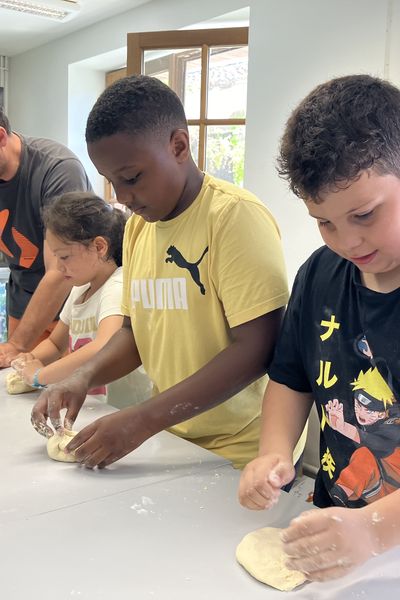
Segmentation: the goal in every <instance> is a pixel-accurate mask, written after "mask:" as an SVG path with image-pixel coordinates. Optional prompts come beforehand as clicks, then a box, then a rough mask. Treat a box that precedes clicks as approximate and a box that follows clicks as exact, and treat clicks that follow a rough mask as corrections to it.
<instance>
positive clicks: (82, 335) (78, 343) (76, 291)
mask: <svg viewBox="0 0 400 600" xmlns="http://www.w3.org/2000/svg"><path fill="white" fill-rule="evenodd" d="M89 286H90V284H89V283H87V284H85V285H80V286H75V287H73V288H72V290H71V292H70V295H69V296H68V298H67V301H66V302H65V304H64V307H63V309H62V311H61V313H60V319H61V321H62V322H63V323H65V325H67V326H68V328H69V352H75V351H76V350H78V349H79V348H81V347H82V346H85V345H86V344H89V342H92V341H93V340H94V339H95V338H96V334H97V330H98V327H99V325H100V322H101V321H102V320H103V319H105V318H106V317H110V316H112V315H122V310H121V299H122V267H118V268H117V269H116V270H115V271H114V273H113V274H112V275H111V277H109V278H108V279H107V281H106V282H105V283H104V284H103V285H102V286H101V287H100V288H99V289H98V290H97V292H96V293H94V294H93V296H91V297H90V298H89V299H88V300H87V301H86V302H79V299H80V298H81V297H82V295H83V294H84V293H85V291H86V290H87V289H88V288H89ZM127 377H128V376H127ZM127 377H122V378H121V379H119V380H118V382H119V385H118V393H119V394H123V395H125V394H129V395H132V394H133V390H132V388H131V387H130V386H129V382H128V379H127ZM107 391H108V390H107V387H106V386H101V387H97V388H93V389H91V390H89V394H90V395H91V396H96V397H97V398H98V399H99V400H102V401H103V402H106V401H108V402H110V404H112V399H111V398H110V397H109V396H110V394H107ZM133 402H134V401H133V399H132V404H133Z"/></svg>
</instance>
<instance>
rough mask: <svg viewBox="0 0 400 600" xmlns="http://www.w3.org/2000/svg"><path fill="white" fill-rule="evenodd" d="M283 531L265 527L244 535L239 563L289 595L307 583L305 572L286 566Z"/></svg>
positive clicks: (264, 581) (238, 548)
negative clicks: (281, 536) (292, 569)
mask: <svg viewBox="0 0 400 600" xmlns="http://www.w3.org/2000/svg"><path fill="white" fill-rule="evenodd" d="M281 531H282V529H278V528H276V527H264V528H263V529H256V531H252V532H251V533H248V534H247V535H245V536H244V538H243V539H242V541H241V542H240V544H239V545H238V547H237V548H236V559H237V561H238V562H239V563H240V564H241V565H242V566H243V567H244V568H245V569H246V571H248V572H249V573H250V575H252V576H253V577H255V578H256V579H258V581H261V582H262V583H266V584H268V585H270V586H272V587H274V588H276V589H277V590H281V591H284V592H288V591H290V590H293V589H294V588H295V587H297V586H298V585H301V584H302V583H304V582H305V581H306V577H305V575H304V573H300V571H291V570H290V569H288V568H287V567H285V562H286V560H287V555H286V554H285V552H284V551H283V545H282V542H281V539H280V537H279V536H280V533H281Z"/></svg>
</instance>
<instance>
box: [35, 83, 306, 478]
mask: <svg viewBox="0 0 400 600" xmlns="http://www.w3.org/2000/svg"><path fill="white" fill-rule="evenodd" d="M86 141H87V144H88V152H89V155H90V158H91V160H92V161H93V163H94V164H95V166H96V168H97V170H98V171H99V173H101V174H102V175H104V176H105V177H107V179H108V180H109V181H111V182H112V184H113V186H114V189H115V192H116V194H117V198H118V201H119V202H120V203H122V204H124V205H126V206H127V207H128V208H129V209H131V210H132V212H133V215H132V217H131V218H130V219H129V221H128V224H127V227H126V231H125V238H124V253H123V273H124V293H123V306H122V309H123V313H124V315H125V320H124V326H123V328H122V329H121V331H120V332H119V333H117V334H116V335H115V336H114V337H113V338H112V339H111V340H110V343H109V344H107V346H106V347H105V348H104V349H103V350H102V351H101V352H99V353H98V355H97V356H96V357H95V358H93V360H91V361H89V362H88V363H86V365H85V366H84V367H82V368H81V369H79V371H78V372H77V373H76V374H75V375H74V377H73V378H69V379H67V380H65V381H64V382H62V383H61V384H59V385H56V386H52V388H51V389H50V390H48V391H45V392H44V393H43V394H42V396H41V397H40V399H39V401H38V403H37V405H36V406H35V407H34V410H33V423H34V425H35V426H36V428H37V429H39V430H40V429H41V430H42V431H47V432H49V429H50V428H48V427H47V425H46V421H47V417H50V420H51V422H52V424H53V425H54V427H55V428H56V429H57V428H60V427H61V421H60V412H59V411H60V408H62V407H67V413H66V417H65V418H66V421H67V424H68V425H70V424H71V423H72V422H73V421H74V420H75V418H76V416H77V414H78V411H79V409H80V407H81V406H82V403H83V401H84V398H85V394H86V391H87V389H88V388H89V387H93V385H98V384H100V383H105V382H109V381H110V380H113V379H116V378H118V377H121V376H122V375H123V374H126V373H128V372H129V371H132V370H133V369H135V368H136V367H138V366H139V365H140V364H143V366H144V367H145V369H146V371H147V373H148V374H149V376H150V378H151V380H152V381H153V384H154V395H153V397H152V398H151V399H150V400H148V401H146V402H144V403H142V404H141V405H139V406H132V407H128V408H126V409H124V410H122V411H120V412H118V413H115V414H113V415H110V416H108V417H105V418H103V419H100V420H98V421H95V422H94V423H93V424H92V425H90V426H89V427H86V428H85V429H84V430H82V431H81V432H80V433H79V434H78V435H77V436H76V438H75V439H74V441H73V442H71V443H70V445H69V446H68V448H69V449H70V450H75V449H77V448H78V447H79V450H78V451H77V456H78V459H79V460H81V461H82V462H83V463H84V464H86V465H87V466H91V467H94V466H96V465H98V466H101V467H102V466H105V465H108V464H110V463H112V462H113V461H115V460H117V459H118V458H121V457H122V456H124V455H125V454H127V453H129V452H131V451H132V450H134V449H135V448H137V447H138V446H139V445H140V444H141V443H142V442H143V441H144V440H146V439H147V438H148V437H150V436H151V435H154V434H155V433H157V432H159V431H161V430H163V429H166V428H169V429H170V430H171V431H172V432H174V433H175V434H177V435H180V436H182V437H184V438H186V439H189V440H191V441H193V442H195V443H197V444H199V445H201V446H203V447H204V448H208V449H209V450H212V451H213V452H216V453H218V454H220V455H222V456H224V457H226V458H228V459H230V460H232V462H233V464H234V465H235V466H237V467H243V466H244V465H245V464H246V463H247V462H248V461H249V460H251V459H252V458H253V457H255V456H256V454H257V448H258V439H259V427H260V425H259V421H260V406H261V400H262V395H263V390H264V387H265V381H264V378H263V375H264V374H265V372H266V368H267V366H268V364H269V362H270V360H271V356H272V352H273V349H274V345H275V341H276V337H277V333H278V330H279V327H280V322H281V318H282V313H283V307H284V305H285V304H286V302H287V298H288V292H287V284H286V275H285V269H284V263H283V258H282V251H281V244H280V239H279V232H278V229H277V226H276V224H275V222H274V220H273V218H272V216H271V214H270V213H269V212H268V210H267V209H266V207H265V206H264V205H263V204H262V203H261V202H260V201H259V200H258V199H257V198H255V197H254V196H253V195H252V194H250V193H249V192H247V191H245V190H242V189H240V188H237V187H235V186H233V185H231V184H230V183H227V182H224V181H220V180H218V179H215V178H214V177H211V176H209V175H205V174H204V173H202V172H201V171H200V170H199V169H198V168H197V166H196V165H195V163H194V161H193V159H192V156H191V154H190V144H189V136H188V128H187V122H186V117H185V113H184V109H183V106H182V104H181V101H180V100H179V98H178V97H177V95H176V94H175V93H174V92H173V91H172V90H171V89H170V88H169V87H168V86H166V85H164V84H163V83H161V82H160V81H159V80H158V79H155V78H152V77H147V76H132V77H127V78H124V79H122V80H119V81H117V82H116V83H114V84H113V85H112V86H111V87H109V88H107V90H105V91H104V92H103V94H102V95H101V96H100V98H99V99H98V100H97V102H96V104H95V106H94V107H93V109H92V111H91V113H90V115H89V119H88V123H87V129H86ZM67 390H68V393H66V392H67ZM47 406H50V409H49V410H47ZM46 427H47V429H46ZM50 431H51V430H50ZM303 445H304V441H303V439H301V440H300V442H299V444H298V447H297V449H296V450H295V452H294V461H297V460H298V458H299V456H300V454H301V452H302V448H303Z"/></svg>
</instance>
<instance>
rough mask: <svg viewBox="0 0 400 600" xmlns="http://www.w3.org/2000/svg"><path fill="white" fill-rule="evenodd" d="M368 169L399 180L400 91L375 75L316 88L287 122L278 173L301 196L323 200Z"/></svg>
mask: <svg viewBox="0 0 400 600" xmlns="http://www.w3.org/2000/svg"><path fill="white" fill-rule="evenodd" d="M366 169H374V170H375V171H376V172H377V173H379V174H380V175H387V174H392V175H395V176H396V177H399V178H400V90H399V89H398V88H397V87H395V86H394V85H392V84H390V83H389V82H387V81H384V80H383V79H379V78H377V77H372V76H370V75H349V76H345V77H338V78H336V79H332V80H330V81H328V82H326V83H323V84H322V85H319V86H317V87H316V88H315V89H314V90H313V91H312V92H311V93H310V94H308V96H306V98H305V99H304V100H303V101H302V102H301V103H300V104H299V106H298V107H297V108H296V109H295V110H294V111H293V113H292V114H291V116H290V118H289V120H288V122H287V124H286V128H285V131H284V134H283V137H282V140H281V147H280V155H279V158H278V172H279V174H280V175H281V176H282V177H283V178H285V179H287V180H288V181H289V183H290V187H291V190H292V191H293V192H294V193H295V194H296V195H297V196H299V197H300V198H303V199H304V200H312V201H314V202H319V201H320V200H321V198H320V194H321V193H323V192H324V191H328V190H337V189H340V188H343V187H347V186H348V185H349V184H350V182H351V181H354V180H356V179H357V178H358V177H359V176H360V174H361V172H362V171H364V170H366Z"/></svg>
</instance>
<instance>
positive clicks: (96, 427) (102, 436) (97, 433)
mask: <svg viewBox="0 0 400 600" xmlns="http://www.w3.org/2000/svg"><path fill="white" fill-rule="evenodd" d="M154 433H156V432H154V431H150V430H149V429H148V425H147V423H146V419H145V414H143V411H142V409H140V408H139V407H138V406H134V407H130V408H128V409H123V410H119V411H117V412H115V413H112V414H111V415H107V416H106V417H101V418H100V419H97V420H96V421H94V422H93V423H91V424H90V425H88V426H87V427H85V428H84V429H82V430H81V431H80V432H79V433H78V434H77V435H76V436H75V437H74V439H73V440H72V441H71V442H70V443H69V444H68V446H66V448H65V451H66V452H75V457H76V459H77V460H78V461H79V462H80V463H82V464H83V465H85V466H86V467H89V468H91V469H92V468H94V467H99V468H100V469H102V468H104V467H106V466H107V465H110V464H111V463H113V462H115V461H116V460H119V459H120V458H122V457H123V456H125V455H126V454H129V452H132V451H133V450H135V449H136V448H137V447H138V446H140V445H141V444H142V443H143V442H144V441H145V440H147V439H148V438H149V437H151V436H152V435H154Z"/></svg>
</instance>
